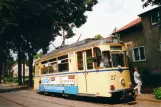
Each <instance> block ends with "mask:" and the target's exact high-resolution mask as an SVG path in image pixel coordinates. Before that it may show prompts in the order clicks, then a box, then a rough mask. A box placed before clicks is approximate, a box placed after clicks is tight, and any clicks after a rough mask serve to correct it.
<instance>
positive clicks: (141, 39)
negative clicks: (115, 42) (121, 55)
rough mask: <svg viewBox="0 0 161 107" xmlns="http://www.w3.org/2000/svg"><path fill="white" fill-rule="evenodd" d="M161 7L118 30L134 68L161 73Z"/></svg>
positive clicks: (145, 13) (117, 32)
mask: <svg viewBox="0 0 161 107" xmlns="http://www.w3.org/2000/svg"><path fill="white" fill-rule="evenodd" d="M159 10H160V7H157V8H154V9H151V10H149V11H147V12H144V13H142V14H140V15H138V16H139V18H137V19H136V20H134V21H132V22H130V23H128V24H127V25H125V26H124V27H122V28H120V29H118V30H116V31H115V32H114V33H113V35H116V34H117V35H120V40H122V41H123V42H124V43H125V46H126V49H127V55H128V56H129V59H130V61H131V62H132V65H133V67H139V68H142V69H147V70H149V71H150V72H152V73H155V74H156V73H161V51H160V49H161V31H160V30H159V29H160V28H159V26H158V25H159V24H158V23H159V15H161V14H160V13H159Z"/></svg>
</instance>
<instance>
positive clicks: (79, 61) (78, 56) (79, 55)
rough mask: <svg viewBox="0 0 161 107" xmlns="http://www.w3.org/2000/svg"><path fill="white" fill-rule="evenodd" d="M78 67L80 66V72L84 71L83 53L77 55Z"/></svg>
mask: <svg viewBox="0 0 161 107" xmlns="http://www.w3.org/2000/svg"><path fill="white" fill-rule="evenodd" d="M77 65H78V70H83V54H82V52H78V53H77Z"/></svg>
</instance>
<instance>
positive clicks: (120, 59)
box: [111, 52, 125, 67]
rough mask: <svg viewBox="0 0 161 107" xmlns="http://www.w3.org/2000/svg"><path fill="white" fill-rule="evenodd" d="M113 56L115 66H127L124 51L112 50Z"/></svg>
mask: <svg viewBox="0 0 161 107" xmlns="http://www.w3.org/2000/svg"><path fill="white" fill-rule="evenodd" d="M111 56H112V63H113V67H118V66H121V67H125V55H124V53H120V52H112V53H111Z"/></svg>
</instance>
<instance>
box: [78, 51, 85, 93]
mask: <svg viewBox="0 0 161 107" xmlns="http://www.w3.org/2000/svg"><path fill="white" fill-rule="evenodd" d="M85 56H86V51H80V52H77V68H78V93H79V94H86V93H87V73H86V72H87V71H86V60H85Z"/></svg>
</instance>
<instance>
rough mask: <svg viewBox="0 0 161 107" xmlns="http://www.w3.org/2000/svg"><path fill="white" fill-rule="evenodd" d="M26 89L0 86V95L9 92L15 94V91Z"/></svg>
mask: <svg viewBox="0 0 161 107" xmlns="http://www.w3.org/2000/svg"><path fill="white" fill-rule="evenodd" d="M25 89H28V87H15V86H14V87H12V88H11V87H8V86H1V85H0V93H9V92H15V91H21V90H25Z"/></svg>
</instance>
